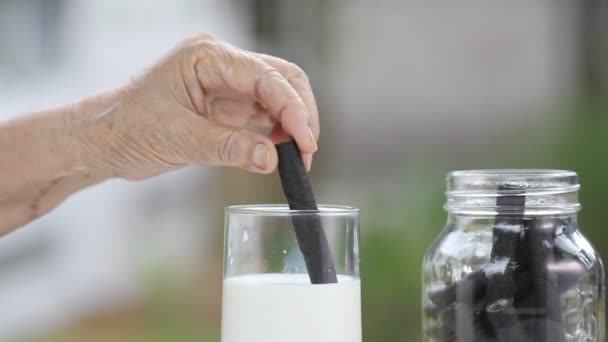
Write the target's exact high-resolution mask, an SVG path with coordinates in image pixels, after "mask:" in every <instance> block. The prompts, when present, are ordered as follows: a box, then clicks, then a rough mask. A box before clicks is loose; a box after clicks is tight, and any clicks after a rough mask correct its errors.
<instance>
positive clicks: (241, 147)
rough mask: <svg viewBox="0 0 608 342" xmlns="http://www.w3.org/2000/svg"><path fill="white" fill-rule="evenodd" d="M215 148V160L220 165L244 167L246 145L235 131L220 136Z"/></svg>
mask: <svg viewBox="0 0 608 342" xmlns="http://www.w3.org/2000/svg"><path fill="white" fill-rule="evenodd" d="M216 146H217V151H216V153H217V160H218V161H219V163H220V164H221V165H230V166H244V165H245V164H246V163H247V156H248V150H249V149H248V144H247V141H246V139H242V137H241V134H240V133H239V132H238V131H237V130H229V131H226V132H224V133H222V134H221V137H220V143H219V144H217V145H216Z"/></svg>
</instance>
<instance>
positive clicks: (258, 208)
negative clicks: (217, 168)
mask: <svg viewBox="0 0 608 342" xmlns="http://www.w3.org/2000/svg"><path fill="white" fill-rule="evenodd" d="M317 207H318V208H319V210H294V209H289V206H288V205H287V204H243V205H231V206H227V207H226V208H224V212H225V213H227V214H244V215H254V216H294V215H313V214H314V215H321V216H343V215H344V216H347V215H353V214H358V213H359V209H358V208H355V207H350V206H346V205H333V204H319V205H318V206H317Z"/></svg>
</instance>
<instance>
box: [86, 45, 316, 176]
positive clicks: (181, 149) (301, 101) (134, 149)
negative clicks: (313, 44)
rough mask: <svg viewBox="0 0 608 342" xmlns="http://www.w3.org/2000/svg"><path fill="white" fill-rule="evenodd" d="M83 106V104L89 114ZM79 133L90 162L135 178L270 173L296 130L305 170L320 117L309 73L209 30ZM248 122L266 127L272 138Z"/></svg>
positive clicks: (135, 81)
mask: <svg viewBox="0 0 608 342" xmlns="http://www.w3.org/2000/svg"><path fill="white" fill-rule="evenodd" d="M85 112H86V111H85ZM85 126H86V127H87V128H88V129H84V130H78V129H76V132H80V133H79V136H80V137H81V141H82V142H83V143H84V146H85V151H84V152H83V153H82V154H83V155H84V156H85V158H88V160H86V161H85V164H86V163H91V164H93V165H95V167H96V168H109V169H111V171H112V173H113V174H114V175H117V176H120V177H124V178H127V179H131V180H138V179H143V178H147V177H149V176H152V175H155V174H159V173H162V172H165V171H168V170H172V169H175V168H179V167H182V166H185V165H190V164H198V165H225V166H236V167H241V168H244V169H247V170H250V171H253V172H258V173H269V172H272V171H273V170H274V169H275V168H276V166H277V153H276V150H275V148H274V144H275V143H277V142H280V141H284V140H286V139H288V138H289V136H291V137H293V138H294V139H295V140H296V142H297V143H298V145H299V147H300V149H301V151H302V154H303V155H302V157H303V159H304V162H305V165H307V167H308V168H310V165H311V162H312V154H313V153H314V152H315V151H316V150H317V144H316V140H317V137H318V135H319V119H318V112H317V107H316V103H315V99H314V96H313V93H312V90H311V88H310V84H309V81H308V77H307V76H306V74H305V73H304V72H303V71H302V69H300V68H299V67H298V66H296V65H295V64H293V63H290V62H287V61H285V60H282V59H280V58H276V57H272V56H267V55H263V54H257V53H252V52H248V51H245V50H241V49H239V48H236V47H234V46H232V45H229V44H227V43H225V42H222V41H220V40H217V39H215V38H213V37H212V36H210V35H208V34H204V35H201V36H198V37H193V38H191V39H188V40H185V41H184V42H182V43H181V44H179V45H178V46H177V47H176V48H175V49H174V50H173V51H172V52H171V53H170V54H169V55H168V56H166V57H165V58H164V59H162V60H161V61H160V62H159V63H158V64H157V65H155V66H154V67H152V68H151V69H149V70H147V71H146V72H145V73H144V74H143V75H141V76H139V77H136V78H134V79H133V81H132V83H131V84H129V85H128V86H127V87H125V88H124V89H122V90H121V91H119V92H117V95H116V102H115V103H113V104H111V106H110V107H109V108H104V109H103V110H102V111H101V112H100V113H96V114H95V115H94V119H93V122H87V125H85ZM252 126H259V127H272V130H271V131H270V134H269V136H267V135H264V134H260V133H258V132H257V131H255V130H252V129H251V127H252Z"/></svg>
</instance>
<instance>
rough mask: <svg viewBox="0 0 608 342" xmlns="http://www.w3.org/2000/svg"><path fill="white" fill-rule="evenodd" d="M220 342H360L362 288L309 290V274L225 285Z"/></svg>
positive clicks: (343, 281)
mask: <svg viewBox="0 0 608 342" xmlns="http://www.w3.org/2000/svg"><path fill="white" fill-rule="evenodd" d="M222 305H223V308H222V342H361V340H362V337H361V283H360V281H359V279H357V278H353V277H349V276H338V284H321V285H311V284H310V280H309V278H308V275H307V274H259V275H246V276H238V277H232V278H228V279H225V280H224V294H223V303H222Z"/></svg>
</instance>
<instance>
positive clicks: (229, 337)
mask: <svg viewBox="0 0 608 342" xmlns="http://www.w3.org/2000/svg"><path fill="white" fill-rule="evenodd" d="M313 216H317V218H314V219H315V220H317V219H318V220H320V222H321V226H322V229H323V231H324V233H325V236H326V237H327V240H328V242H329V251H330V252H331V256H332V259H333V263H334V266H335V270H336V273H337V278H338V283H333V284H314V285H313V284H311V280H310V278H309V275H308V273H307V267H306V263H305V259H304V256H303V254H302V252H301V250H300V246H299V244H298V239H297V237H296V233H295V229H294V225H293V220H294V219H296V220H297V219H301V218H306V217H308V218H312V217H313ZM224 258H225V267H224V287H223V300H222V342H245V341H247V342H285V341H289V342H310V341H327V342H330V341H331V342H361V340H362V337H361V285H360V278H359V211H358V210H357V209H355V208H350V207H343V206H319V210H318V211H310V210H302V211H301V210H290V209H289V208H288V207H287V206H285V205H251V206H233V207H228V208H226V221H225V250H224Z"/></svg>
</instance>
